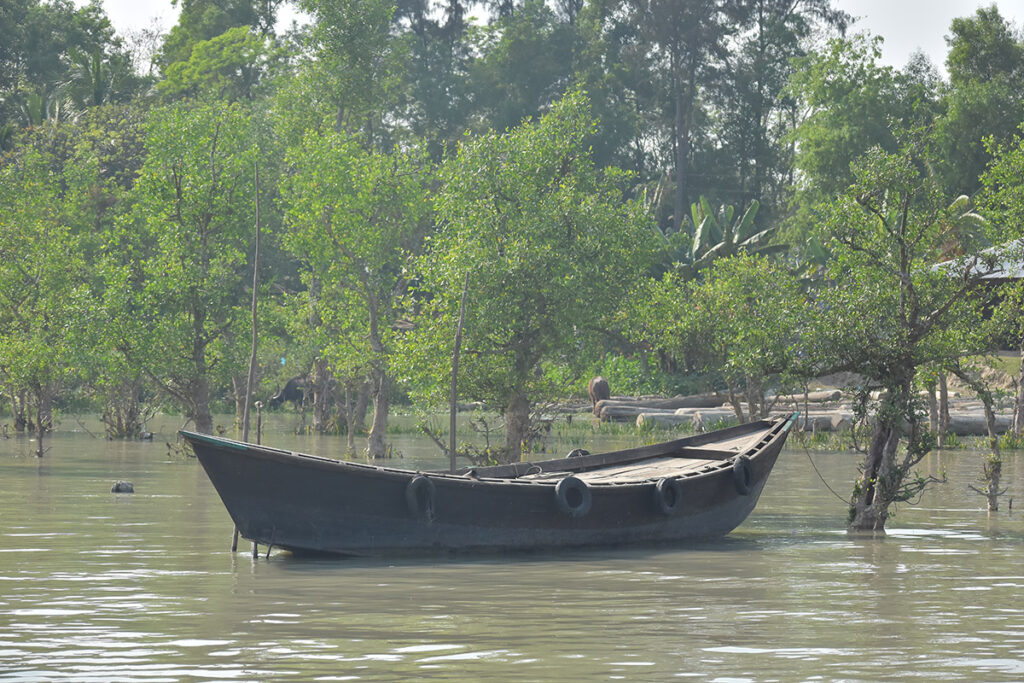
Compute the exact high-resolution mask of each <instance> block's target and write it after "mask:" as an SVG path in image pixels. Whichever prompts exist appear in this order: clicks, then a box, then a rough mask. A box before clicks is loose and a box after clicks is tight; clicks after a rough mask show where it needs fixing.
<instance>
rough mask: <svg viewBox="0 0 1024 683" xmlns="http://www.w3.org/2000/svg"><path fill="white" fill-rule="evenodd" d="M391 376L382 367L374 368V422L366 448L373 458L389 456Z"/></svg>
mask: <svg viewBox="0 0 1024 683" xmlns="http://www.w3.org/2000/svg"><path fill="white" fill-rule="evenodd" d="M390 394H391V378H389V377H388V376H387V373H386V372H385V371H384V370H383V369H381V368H374V370H373V422H372V423H371V426H370V434H369V436H368V437H367V444H366V449H367V451H368V452H369V455H370V457H371V458H386V457H387V456H388V445H387V430H388V412H389V410H390V408H391V403H390V401H391V396H390Z"/></svg>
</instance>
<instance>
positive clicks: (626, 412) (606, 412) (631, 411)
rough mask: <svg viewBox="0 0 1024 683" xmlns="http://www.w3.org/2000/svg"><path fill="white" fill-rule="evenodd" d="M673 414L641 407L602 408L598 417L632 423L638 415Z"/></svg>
mask: <svg viewBox="0 0 1024 683" xmlns="http://www.w3.org/2000/svg"><path fill="white" fill-rule="evenodd" d="M674 412H675V411H672V410H659V409H654V410H652V409H650V408H644V407H642V406H602V407H601V412H600V414H599V416H600V418H601V419H602V420H613V421H627V422H632V421H634V420H636V417H637V415H639V414H640V413H665V414H667V415H672V414H674Z"/></svg>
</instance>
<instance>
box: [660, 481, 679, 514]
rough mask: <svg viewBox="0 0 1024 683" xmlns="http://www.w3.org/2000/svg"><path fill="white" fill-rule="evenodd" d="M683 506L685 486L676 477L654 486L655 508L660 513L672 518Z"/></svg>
mask: <svg viewBox="0 0 1024 683" xmlns="http://www.w3.org/2000/svg"><path fill="white" fill-rule="evenodd" d="M682 505H683V485H682V484H680V483H679V480H678V479H676V478H675V477H665V478H664V479H659V480H658V483H657V484H655V485H654V506H655V508H657V510H658V512H660V513H661V514H663V515H666V516H669V517H671V516H672V515H674V514H676V513H677V512H679V509H680V508H681V507H682Z"/></svg>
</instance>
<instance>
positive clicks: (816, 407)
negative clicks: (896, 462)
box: [594, 390, 1012, 436]
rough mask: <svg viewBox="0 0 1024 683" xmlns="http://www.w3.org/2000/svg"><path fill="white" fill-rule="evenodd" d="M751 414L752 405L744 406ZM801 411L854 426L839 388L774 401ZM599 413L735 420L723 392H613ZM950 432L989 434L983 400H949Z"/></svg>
mask: <svg viewBox="0 0 1024 683" xmlns="http://www.w3.org/2000/svg"><path fill="white" fill-rule="evenodd" d="M742 408H743V410H744V414H747V406H745V405H744V406H742ZM794 411H799V412H800V419H799V421H798V423H797V427H798V428H799V429H804V430H806V431H814V432H837V431H841V430H843V429H849V428H850V426H851V425H852V424H853V420H854V413H853V406H852V404H851V403H850V401H849V399H848V397H845V396H843V394H842V392H840V391H839V390H828V391H815V392H810V393H809V394H808V395H807V396H803V395H792V396H779V397H776V398H775V399H774V400H773V403H772V410H771V414H772V415H785V414H788V413H792V412H794ZM594 413H595V414H596V415H597V416H598V417H600V418H601V420H608V421H620V422H635V423H636V425H637V426H638V427H649V426H655V427H675V426H677V425H683V424H692V425H694V427H695V428H696V429H697V430H708V429H714V428H715V427H716V426H717V425H718V424H719V423H722V422H735V421H736V420H737V417H736V412H735V411H734V410H733V408H732V407H731V406H730V405H728V401H727V398H726V397H725V396H722V395H718V394H701V395H696V396H675V397H672V398H650V397H648V398H629V397H623V396H614V397H612V398H609V399H605V400H602V401H598V403H597V405H596V406H595V407H594ZM1011 423H1012V415H1011V413H1010V410H1009V408H1008V407H1007V408H1006V409H1003V410H1001V411H1000V412H999V413H997V415H996V431H997V432H998V433H1003V432H1005V431H1007V430H1009V429H1010V427H1011ZM949 431H950V432H951V433H953V434H956V435H957V436H986V435H987V434H988V428H987V425H986V422H985V412H984V409H983V407H982V405H981V403H980V402H978V401H974V400H964V399H953V400H951V401H950V424H949Z"/></svg>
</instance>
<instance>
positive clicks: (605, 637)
mask: <svg viewBox="0 0 1024 683" xmlns="http://www.w3.org/2000/svg"><path fill="white" fill-rule="evenodd" d="M175 426H176V425H174V424H172V423H170V422H168V424H167V425H165V426H164V427H162V428H161V431H162V433H163V434H164V435H167V434H170V433H172V432H173V429H174V427H175ZM65 428H68V429H71V428H74V424H73V423H72V424H71V425H68V424H65ZM264 441H265V442H268V443H273V444H275V445H282V446H286V447H289V448H296V449H302V450H306V451H312V452H317V453H329V452H330V451H331V449H332V448H333V447H335V446H336V445H337V444H338V443H339V442H338V440H337V439H335V438H326V439H325V438H315V437H293V436H287V435H286V434H285V432H284V430H283V429H282V430H279V431H278V432H277V433H272V434H271V435H269V436H267V437H266V438H265V439H264ZM397 441H398V446H399V449H400V450H401V451H402V452H403V453H404V454H405V458H404V462H403V461H396V462H395V464H398V465H403V464H407V465H413V466H417V467H425V466H429V465H433V466H435V467H443V466H444V463H443V462H441V459H440V458H439V457H438V456H437V452H436V450H435V449H434V447H433V446H432V445H431V444H429V442H426V441H424V440H420V439H417V438H415V437H411V436H410V437H406V438H401V439H398V440H397ZM634 443H635V442H634V441H631V440H630V439H629V438H627V437H617V438H616V439H614V440H607V441H606V442H605V443H604V444H600V445H598V448H599V449H601V450H603V449H605V448H610V447H613V446H619V445H626V444H630V445H632V444H634ZM50 446H51V449H50V451H49V453H48V454H47V456H46V457H45V458H43V459H42V460H37V459H36V458H34V457H32V456H31V452H32V450H33V448H34V444H31V443H29V442H27V441H25V440H18V439H8V440H3V441H0V679H2V680H12V681H38V680H71V681H104V682H106V681H118V680H130V681H181V680H235V681H239V680H246V681H248V680H258V681H264V680H303V681H307V680H324V681H337V680H383V681H394V680H404V679H409V678H414V677H415V678H423V679H435V680H453V679H459V680H484V679H491V680H495V681H498V680H501V681H504V680H528V681H540V680H544V681H559V680H564V681H569V680H581V679H586V680H605V679H612V680H623V679H624V680H637V681H664V680H676V679H683V680H696V681H802V680H827V681H836V680H843V681H882V680H907V679H918V680H927V681H932V680H938V679H942V680H946V681H956V680H972V681H973V680H978V681H1021V680H1024V552H1022V551H1024V517H1022V514H1021V512H1020V511H1019V508H1024V466H1022V460H1021V459H1022V458H1024V456H1022V455H1016V456H1014V455H1011V456H1008V461H1007V463H1006V464H1005V465H1004V478H1005V483H1006V484H1007V485H1008V486H1009V488H1010V494H1008V495H1013V496H1014V497H1015V498H1017V499H1018V503H1017V507H1018V511H1014V512H1012V513H1010V512H1000V513H997V514H996V515H994V516H991V517H990V516H989V515H988V514H987V513H986V512H985V510H984V501H983V499H982V498H981V497H979V496H977V495H976V494H973V493H970V492H969V491H968V489H967V486H968V484H970V483H974V480H975V479H976V477H977V476H978V473H979V472H980V470H981V464H980V460H981V456H980V454H979V453H976V452H974V453H972V452H965V451H957V452H950V453H943V454H936V455H935V456H933V457H932V459H931V460H929V462H928V468H930V469H931V470H932V471H935V472H938V471H939V470H941V469H945V470H946V471H948V473H949V478H950V483H948V484H946V485H945V486H942V487H938V488H936V489H934V490H933V491H932V492H931V493H929V494H927V495H926V496H925V497H924V499H923V500H922V502H921V504H920V505H919V506H918V507H914V508H910V507H905V508H902V509H901V510H900V512H899V515H898V517H897V518H896V520H895V521H893V522H892V523H891V524H890V533H889V535H888V537H886V538H883V539H859V538H851V537H848V536H847V535H846V534H845V532H844V531H843V528H844V515H845V510H844V508H843V505H842V503H840V501H838V500H836V499H835V498H834V497H833V496H832V494H830V493H829V492H828V491H827V490H826V489H825V487H824V486H823V485H822V483H821V482H820V480H819V479H818V476H817V475H816V474H815V472H814V470H813V469H812V468H811V464H810V461H809V459H808V455H807V454H806V453H805V451H803V450H800V449H794V448H789V449H787V451H786V452H785V453H784V454H783V457H782V458H781V460H780V462H779V465H778V466H777V468H776V471H775V472H774V473H773V475H772V478H771V480H770V481H769V483H768V487H767V489H766V492H765V494H764V496H763V497H762V499H761V503H760V505H759V506H758V509H757V510H756V511H755V512H754V514H753V515H752V516H751V518H750V519H749V520H748V521H747V523H746V524H744V525H743V526H742V527H740V529H739V530H737V531H736V532H734V533H733V534H732V535H731V536H729V537H728V538H727V539H725V540H723V541H721V542H718V543H713V544H705V545H700V546H696V547H688V548H678V549H676V548H656V549H630V550H603V551H587V552H573V553H569V554H542V555H541V554H537V555H525V556H523V555H519V556H514V557H487V558H477V559H474V558H456V559H453V560H443V561H441V560H438V559H436V558H435V559H431V560H424V561H417V560H411V559H409V560H402V561H399V562H384V561H368V560H305V559H303V560H298V559H295V558H292V557H291V556H290V555H288V554H286V553H276V552H275V553H273V554H271V556H270V558H269V559H267V558H265V557H264V556H262V555H261V557H260V558H259V559H258V560H255V561H254V560H253V559H252V558H251V556H250V554H249V552H248V548H249V547H248V545H247V544H243V545H242V546H241V548H240V552H239V553H237V554H234V555H233V554H232V553H230V552H229V545H230V540H231V539H230V536H231V530H232V526H231V522H230V519H229V518H228V516H227V513H226V512H224V510H223V508H222V507H221V504H220V501H219V500H218V498H217V496H216V493H215V492H214V491H213V488H212V487H211V486H210V484H209V482H208V481H207V480H206V477H205V475H204V474H203V472H202V469H201V468H200V467H199V465H198V463H197V462H196V461H195V460H194V459H186V458H181V457H175V456H172V455H169V454H168V449H167V447H166V446H165V445H164V444H163V443H162V442H160V441H157V442H155V443H111V442H105V441H102V440H97V439H93V438H91V437H90V436H88V435H85V434H82V433H79V434H72V433H60V434H58V435H57V436H56V437H55V438H54V439H53V440H52V441H51V442H50ZM811 457H812V458H813V460H814V463H815V465H817V468H818V469H819V470H820V471H821V473H822V475H823V476H824V478H825V479H826V480H827V481H829V482H830V483H832V484H833V486H835V487H836V488H837V490H839V491H840V492H842V493H844V494H845V493H846V492H847V491H848V489H849V484H850V482H851V481H852V478H853V475H854V472H855V470H856V462H855V460H856V459H855V458H854V457H853V456H851V455H849V454H840V453H821V452H815V453H812V454H811ZM118 479H127V480H130V481H132V482H134V484H135V489H136V493H135V494H134V495H114V494H111V493H109V490H110V486H111V484H112V483H113V482H114V481H115V480H118ZM1005 504H1006V501H1005V500H1004V507H1005ZM242 551H244V552H242Z"/></svg>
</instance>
